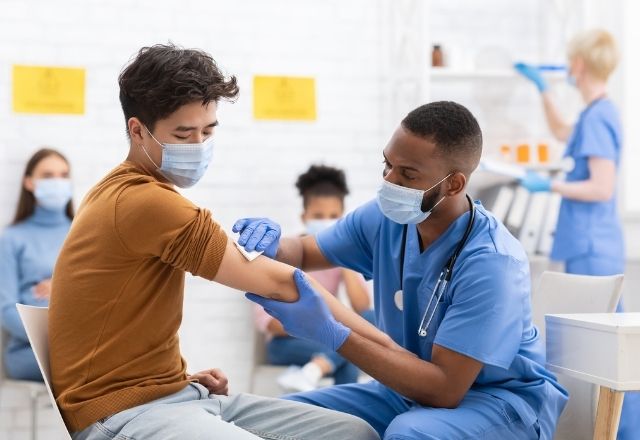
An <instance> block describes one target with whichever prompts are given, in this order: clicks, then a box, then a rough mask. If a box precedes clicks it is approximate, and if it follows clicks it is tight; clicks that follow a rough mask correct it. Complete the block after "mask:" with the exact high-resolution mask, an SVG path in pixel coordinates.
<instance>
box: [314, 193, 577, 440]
mask: <svg viewBox="0 0 640 440" xmlns="http://www.w3.org/2000/svg"><path fill="white" fill-rule="evenodd" d="M476 208H477V210H476V219H475V222H474V225H473V229H472V231H471V235H470V236H469V239H468V242H467V243H466V245H465V247H464V249H463V250H462V253H461V254H460V257H459V258H458V261H457V262H456V265H455V267H454V269H453V278H452V279H451V282H450V284H449V287H448V290H447V292H446V293H445V295H444V296H443V298H442V300H441V302H440V304H439V305H438V308H437V309H436V314H435V317H434V319H433V321H432V323H431V325H430V327H429V329H428V335H427V336H426V337H420V336H418V326H419V324H420V320H421V318H422V314H423V313H424V310H425V308H426V305H427V303H428V301H429V298H430V297H431V293H432V291H433V288H434V285H435V283H436V281H437V279H438V276H439V275H440V272H441V271H442V269H443V267H444V265H445V263H446V261H447V259H448V258H449V257H450V256H451V254H452V253H453V251H454V249H455V247H456V246H457V244H458V242H459V240H460V239H461V238H462V236H463V235H464V231H465V228H466V227H467V222H468V219H469V215H470V214H469V212H467V213H465V214H463V215H462V216H460V217H459V218H458V219H456V220H455V221H454V222H453V223H452V224H451V225H450V226H449V228H448V229H447V230H446V231H445V232H444V234H442V235H441V236H440V237H439V238H438V239H437V240H436V241H434V242H433V243H432V244H431V245H430V246H429V247H428V248H427V249H425V250H424V251H423V252H422V253H421V252H420V248H419V238H418V232H417V229H416V226H414V225H410V226H409V228H408V233H407V243H406V253H405V263H404V280H403V286H404V293H403V295H402V296H403V303H402V310H400V308H398V307H397V306H396V303H395V301H394V296H395V293H396V291H398V290H399V289H400V267H399V265H400V251H401V246H402V231H403V226H402V225H400V224H397V223H395V222H393V221H391V220H389V219H387V218H386V217H385V216H384V215H383V214H382V212H381V211H380V208H379V207H378V205H377V203H376V202H375V201H371V202H369V203H367V204H365V205H363V206H361V207H360V208H358V209H356V210H355V211H353V212H352V213H350V214H349V215H347V216H346V217H345V218H344V219H342V220H341V221H339V222H338V223H337V224H336V225H334V226H333V227H331V228H329V229H327V230H325V231H322V232H320V233H319V234H318V235H317V236H316V239H317V242H318V246H319V247H320V250H321V251H322V253H323V254H324V256H325V257H326V258H327V260H329V261H330V262H331V263H333V264H336V265H339V266H343V267H347V268H349V269H352V270H355V271H358V272H360V273H362V274H363V275H364V276H366V277H367V278H372V279H373V280H374V301H375V312H376V323H377V325H378V327H379V328H380V329H381V330H382V331H384V332H386V333H387V334H388V335H390V336H391V337H392V338H393V339H394V340H395V341H396V342H397V343H398V344H400V345H402V346H403V347H405V348H407V349H408V350H410V351H412V352H413V353H415V354H417V355H418V356H419V357H420V358H421V359H424V360H426V361H430V360H431V349H432V344H433V343H436V344H438V345H440V346H443V347H446V348H448V349H450V350H453V351H455V352H458V353H461V354H463V355H466V356H469V357H472V358H474V359H476V360H478V361H480V362H482V363H483V364H484V366H483V368H482V370H481V371H480V374H479V375H478V377H477V379H476V381H475V383H474V384H473V386H472V388H473V389H474V390H476V391H480V392H485V393H488V394H491V395H493V396H496V397H498V398H500V399H503V400H506V401H507V402H509V403H510V404H511V405H512V406H513V407H514V409H515V410H516V411H517V412H518V414H519V415H520V417H521V418H522V420H523V421H524V422H525V424H527V426H530V425H531V424H533V423H535V421H536V420H538V421H539V423H540V427H541V433H543V434H544V435H543V436H542V437H541V438H551V437H552V433H553V430H554V429H555V424H556V421H557V418H558V416H559V414H560V412H561V411H562V408H563V407H564V404H565V403H566V400H567V394H566V392H565V391H564V390H563V389H562V387H560V385H559V384H558V383H557V382H556V380H555V377H554V376H553V375H552V374H551V373H549V372H548V371H547V370H546V369H545V368H544V364H545V353H544V347H543V346H542V344H541V342H540V339H539V336H538V330H537V329H536V328H535V327H534V326H533V324H532V323H531V306H530V296H529V295H530V277H529V263H528V260H527V256H526V254H525V252H524V250H523V248H522V246H521V245H520V243H519V242H518V241H517V240H516V239H515V238H514V237H513V236H512V235H511V234H510V233H509V232H508V231H507V229H506V228H505V227H504V226H503V225H502V224H501V223H500V222H498V221H497V220H496V219H495V218H494V217H493V215H492V214H491V213H489V212H488V211H486V210H485V209H484V207H483V206H482V205H481V204H480V203H479V202H476Z"/></svg>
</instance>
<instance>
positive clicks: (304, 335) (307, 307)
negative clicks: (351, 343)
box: [245, 269, 351, 351]
mask: <svg viewBox="0 0 640 440" xmlns="http://www.w3.org/2000/svg"><path fill="white" fill-rule="evenodd" d="M293 279H294V281H295V283H296V286H297V287H298V294H299V295H300V298H299V299H298V301H296V302H293V303H286V302H282V301H276V300H273V299H267V298H264V297H262V296H258V295H254V294H253V293H247V294H245V296H246V297H247V298H248V299H250V300H251V301H253V302H255V303H257V304H260V305H261V306H262V307H264V310H265V311H266V312H267V313H268V314H269V315H271V316H273V317H274V318H276V319H277V320H278V321H280V322H281V323H282V325H283V326H284V329H285V330H286V331H287V333H288V334H290V335H291V336H294V337H296V338H300V339H306V340H309V341H314V342H317V343H319V344H322V345H324V346H325V347H327V348H329V349H331V350H333V351H336V350H338V349H339V348H340V347H341V346H342V344H344V341H346V340H347V338H348V337H349V335H350V334H351V329H350V328H349V327H347V326H345V325H343V324H342V323H340V322H338V321H336V320H335V318H334V317H333V315H332V314H331V312H330V311H329V307H327V304H326V303H325V302H324V299H323V298H322V296H321V295H320V294H319V293H318V292H316V291H315V289H314V288H313V287H312V286H311V284H309V281H308V280H307V278H306V277H305V276H304V273H303V272H302V271H301V270H299V269H296V270H295V272H294V274H293Z"/></svg>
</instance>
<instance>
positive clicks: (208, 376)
mask: <svg viewBox="0 0 640 440" xmlns="http://www.w3.org/2000/svg"><path fill="white" fill-rule="evenodd" d="M187 379H189V380H197V381H198V383H200V385H202V386H204V387H206V388H207V389H208V390H209V392H210V393H211V394H218V395H224V396H227V395H228V394H229V380H228V379H227V376H226V375H225V374H224V373H223V372H222V370H220V369H219V368H212V369H211V370H204V371H200V372H199V373H195V374H191V375H188V376H187Z"/></svg>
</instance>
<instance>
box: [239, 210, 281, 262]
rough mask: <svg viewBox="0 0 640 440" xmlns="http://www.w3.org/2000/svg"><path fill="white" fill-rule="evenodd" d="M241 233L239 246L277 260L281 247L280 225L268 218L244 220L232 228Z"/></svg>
mask: <svg viewBox="0 0 640 440" xmlns="http://www.w3.org/2000/svg"><path fill="white" fill-rule="evenodd" d="M232 231H233V232H239V233H240V238H238V244H239V245H240V246H243V247H244V248H245V250H247V251H249V252H251V251H258V252H261V251H262V252H264V255H266V256H267V257H269V258H275V256H276V253H277V252H278V246H279V245H280V232H281V231H280V225H279V224H277V223H276V222H274V221H273V220H269V219H268V218H243V219H240V220H238V221H237V222H236V223H235V224H234V225H233V228H232Z"/></svg>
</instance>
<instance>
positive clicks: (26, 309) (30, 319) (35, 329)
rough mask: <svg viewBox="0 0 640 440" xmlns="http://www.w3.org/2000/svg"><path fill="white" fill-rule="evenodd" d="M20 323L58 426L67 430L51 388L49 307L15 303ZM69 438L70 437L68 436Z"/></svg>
mask: <svg viewBox="0 0 640 440" xmlns="http://www.w3.org/2000/svg"><path fill="white" fill-rule="evenodd" d="M16 307H17V308H18V313H19V314H20V319H21V320H22V325H24V329H25V330H26V332H27V337H28V338H29V342H30V343H31V348H32V349H33V353H34V354H35V356H36V361H37V362H38V367H40V371H41V372H42V377H43V378H44V384H45V386H46V387H47V393H49V398H50V399H51V404H52V405H53V409H54V412H55V413H56V418H58V420H59V422H60V423H59V424H60V427H62V428H64V430H65V432H67V433H68V432H69V431H68V430H67V427H66V425H65V423H64V419H63V418H62V414H61V413H60V409H59V408H58V405H57V404H56V398H55V397H54V395H53V390H52V389H51V368H50V366H49V308H48V307H34V306H27V305H24V304H16ZM69 439H71V437H70V436H69Z"/></svg>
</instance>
